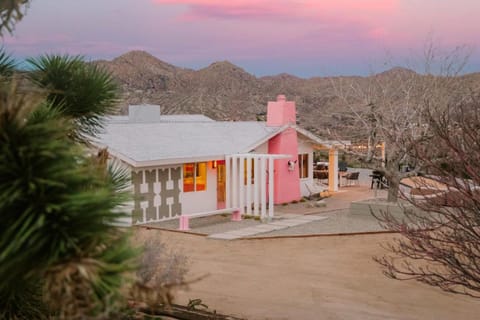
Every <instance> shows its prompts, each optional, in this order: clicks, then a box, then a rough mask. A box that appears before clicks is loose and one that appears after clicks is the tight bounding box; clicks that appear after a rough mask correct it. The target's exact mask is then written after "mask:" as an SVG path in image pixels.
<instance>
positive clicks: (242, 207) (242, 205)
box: [238, 157, 245, 215]
mask: <svg viewBox="0 0 480 320" xmlns="http://www.w3.org/2000/svg"><path fill="white" fill-rule="evenodd" d="M238 161H240V163H239V166H238V180H239V181H238V187H239V189H240V190H239V191H240V192H239V194H238V197H239V198H240V199H239V202H238V205H239V206H240V214H242V215H243V214H245V184H244V183H243V182H244V181H245V180H244V179H245V158H244V157H238Z"/></svg>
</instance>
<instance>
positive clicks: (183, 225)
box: [178, 216, 190, 231]
mask: <svg viewBox="0 0 480 320" xmlns="http://www.w3.org/2000/svg"><path fill="white" fill-rule="evenodd" d="M178 221H179V228H178V230H181V231H188V230H190V220H189V217H188V216H180V219H179V220H178Z"/></svg>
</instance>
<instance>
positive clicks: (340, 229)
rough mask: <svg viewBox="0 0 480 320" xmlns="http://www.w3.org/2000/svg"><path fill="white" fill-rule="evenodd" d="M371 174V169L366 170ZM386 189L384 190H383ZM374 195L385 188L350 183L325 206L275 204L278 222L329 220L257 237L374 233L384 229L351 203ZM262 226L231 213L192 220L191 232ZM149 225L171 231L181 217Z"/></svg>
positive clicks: (305, 203)
mask: <svg viewBox="0 0 480 320" xmlns="http://www.w3.org/2000/svg"><path fill="white" fill-rule="evenodd" d="M363 175H364V176H367V177H368V175H367V172H363ZM382 192H383V193H382ZM374 196H377V197H381V196H385V194H384V191H381V192H379V191H377V192H375V191H374V190H371V189H370V188H369V187H367V186H365V185H363V186H362V185H360V186H350V187H344V188H341V190H340V192H338V193H335V194H334V195H333V196H332V197H329V198H326V199H325V202H326V206H325V207H316V206H315V202H316V201H315V200H313V201H307V202H299V203H291V204H288V205H286V206H282V205H278V206H276V207H275V218H274V220H275V221H281V220H284V219H292V218H294V216H295V215H298V216H303V215H318V216H326V217H328V218H327V219H323V220H320V221H312V222H310V223H306V224H302V225H299V226H294V227H289V228H287V229H283V230H276V231H272V232H266V233H260V234H258V235H253V236H250V237H251V238H255V237H276V236H289V235H291V236H298V235H315V234H339V233H358V232H374V231H382V230H384V229H382V228H381V226H380V225H379V224H378V222H377V221H376V220H375V218H373V217H372V216H371V215H370V214H366V215H361V214H352V213H350V209H349V208H350V203H351V201H354V200H363V199H372V198H373V197H374ZM258 225H262V222H261V221H260V220H256V219H252V218H250V219H243V220H242V221H239V222H234V221H231V216H230V215H228V214H220V215H215V216H208V217H203V218H195V219H191V220H190V229H191V230H190V232H191V233H198V234H204V235H212V234H219V233H225V232H228V231H234V230H240V229H245V228H249V227H253V226H258ZM147 226H150V227H156V228H161V229H168V230H178V226H179V225H178V220H176V219H175V220H170V221H165V222H159V223H152V224H148V225H147Z"/></svg>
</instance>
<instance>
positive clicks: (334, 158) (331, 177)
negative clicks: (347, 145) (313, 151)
mask: <svg viewBox="0 0 480 320" xmlns="http://www.w3.org/2000/svg"><path fill="white" fill-rule="evenodd" d="M328 191H338V150H337V149H335V148H332V149H330V150H328Z"/></svg>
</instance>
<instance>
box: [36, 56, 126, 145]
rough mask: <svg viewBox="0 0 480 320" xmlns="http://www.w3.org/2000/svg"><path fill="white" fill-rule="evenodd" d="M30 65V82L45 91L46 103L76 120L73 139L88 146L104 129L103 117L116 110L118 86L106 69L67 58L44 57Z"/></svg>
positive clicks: (80, 59)
mask: <svg viewBox="0 0 480 320" xmlns="http://www.w3.org/2000/svg"><path fill="white" fill-rule="evenodd" d="M27 63H28V64H29V65H30V67H31V70H32V72H31V73H30V76H31V79H32V80H33V82H34V83H35V84H36V85H37V86H39V87H40V88H42V89H44V90H46V93H47V100H48V101H49V102H50V103H51V104H52V106H53V107H55V108H57V109H58V110H59V111H60V112H61V113H62V114H63V115H64V116H66V117H70V118H71V119H73V120H74V123H75V126H74V129H75V130H73V131H71V137H72V138H73V139H74V140H77V141H81V142H83V143H87V142H88V138H89V137H91V136H95V135H96V134H97V133H98V132H99V130H100V129H101V128H102V125H103V123H102V118H103V117H104V116H105V115H107V114H111V113H113V112H114V111H115V106H116V103H117V102H118V101H117V93H118V91H117V85H116V83H115V82H114V80H113V78H112V77H111V76H110V74H109V73H108V72H106V71H105V70H103V69H100V68H99V67H97V66H95V65H93V64H87V63H85V62H84V61H83V59H82V58H81V57H79V56H68V55H63V56H59V55H43V56H40V57H38V58H31V59H27Z"/></svg>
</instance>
